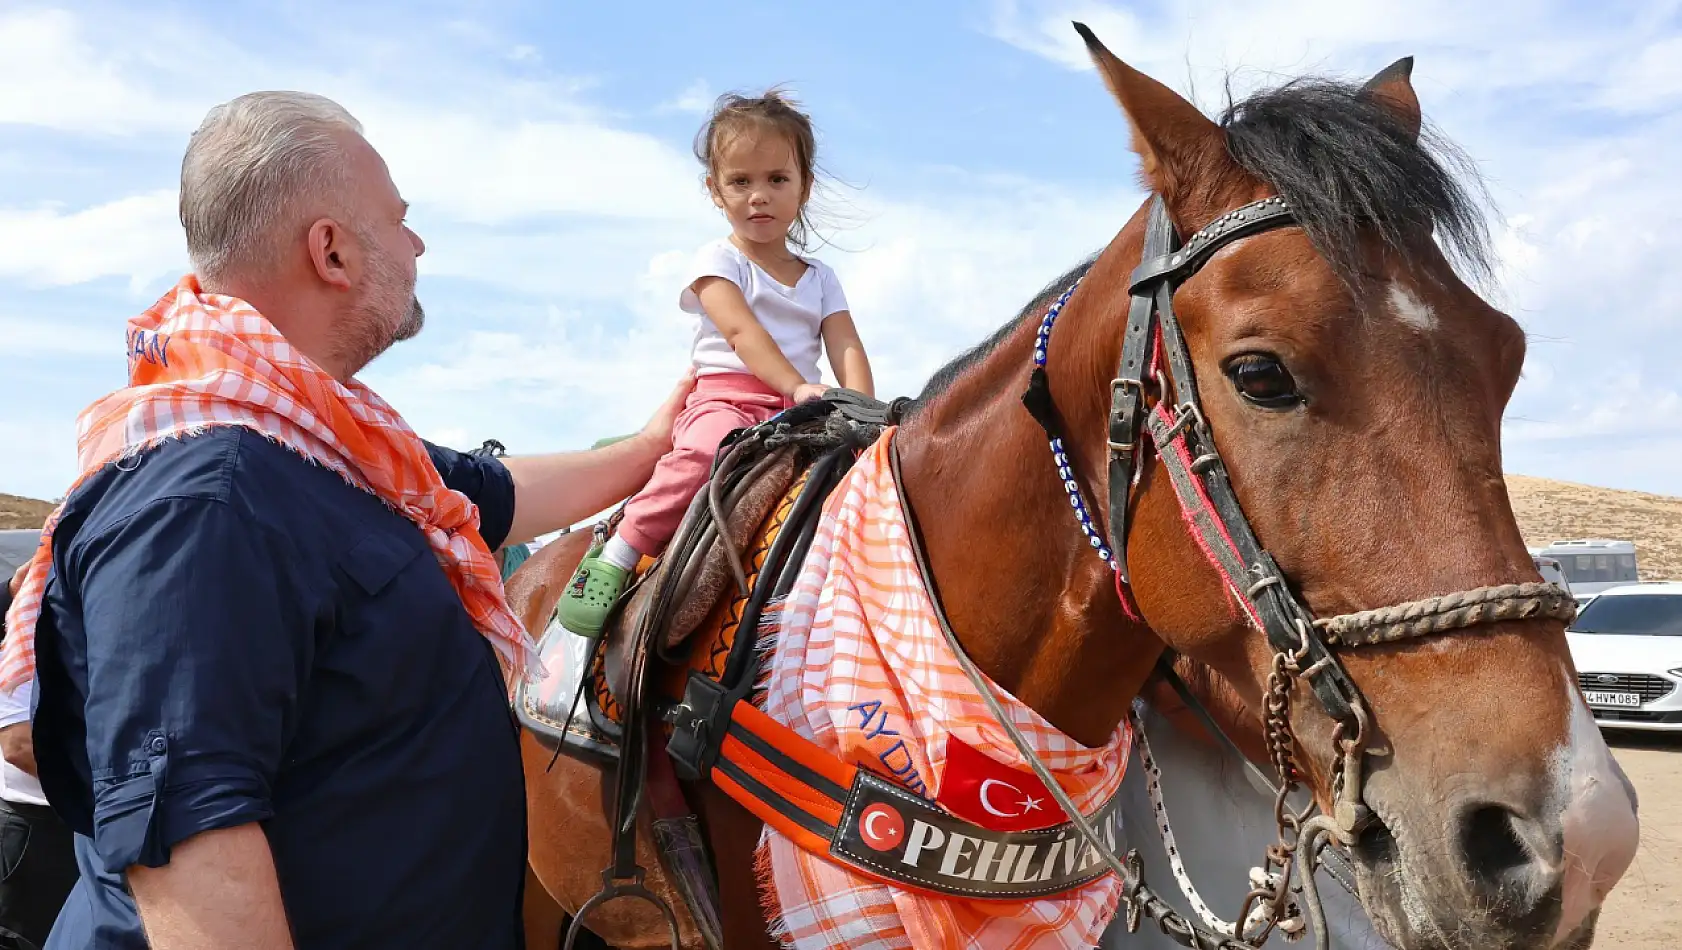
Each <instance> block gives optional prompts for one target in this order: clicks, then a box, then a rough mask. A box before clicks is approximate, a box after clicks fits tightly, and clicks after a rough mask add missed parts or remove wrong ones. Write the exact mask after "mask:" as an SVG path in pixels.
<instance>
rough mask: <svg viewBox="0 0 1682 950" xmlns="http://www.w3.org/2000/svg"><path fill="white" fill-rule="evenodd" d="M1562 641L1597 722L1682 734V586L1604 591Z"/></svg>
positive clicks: (1650, 585)
mask: <svg viewBox="0 0 1682 950" xmlns="http://www.w3.org/2000/svg"><path fill="white" fill-rule="evenodd" d="M1565 639H1566V640H1567V641H1569V643H1570V645H1571V660H1572V662H1573V663H1574V664H1575V665H1576V667H1577V682H1578V684H1579V685H1581V686H1582V688H1583V698H1584V699H1585V700H1587V701H1588V705H1589V710H1590V711H1591V712H1593V713H1594V719H1595V722H1597V723H1600V724H1601V725H1602V726H1606V727H1609V728H1615V729H1648V730H1655V731H1664V732H1682V583H1676V582H1669V583H1647V584H1629V585H1626V586H1623V587H1613V588H1610V589H1607V590H1604V591H1601V592H1600V594H1599V595H1598V596H1596V597H1595V598H1594V599H1593V600H1592V601H1590V603H1589V604H1588V606H1586V607H1584V608H1583V609H1582V612H1581V613H1579V614H1578V615H1577V622H1576V623H1574V624H1572V625H1571V628H1570V629H1569V630H1567V631H1566V634H1565Z"/></svg>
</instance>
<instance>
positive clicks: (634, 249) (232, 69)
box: [0, 0, 1682, 497]
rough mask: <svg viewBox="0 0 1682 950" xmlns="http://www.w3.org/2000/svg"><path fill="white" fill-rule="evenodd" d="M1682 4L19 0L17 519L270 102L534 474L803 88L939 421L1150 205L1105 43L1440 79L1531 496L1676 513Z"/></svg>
mask: <svg viewBox="0 0 1682 950" xmlns="http://www.w3.org/2000/svg"><path fill="white" fill-rule="evenodd" d="M1679 7H1682V5H1679V3H1678V2H1653V3H1611V4H1606V3H1598V4H1592V5H1591V4H1587V3H1581V4H1576V5H1572V4H1561V3H1549V2H1545V0H1523V2H1520V0H1486V2H1481V3H1468V2H1465V0H1415V2H1410V3H1408V4H1397V3H1394V2H1389V0H1385V2H1378V0H1370V2H1369V0H1245V2H1235V3H1207V2H1206V3H1192V2H1180V0H1164V2H1148V3H1106V2H1096V0H1091V2H1067V0H1046V2H987V0H979V2H968V3H960V2H941V3H935V2H916V3H907V2H900V3H893V4H889V3H882V2H849V3H845V4H840V3H832V4H793V3H786V2H785V3H777V4H772V3H756V2H735V3H731V4H728V5H719V4H698V3H641V4H634V5H633V4H618V3H583V2H537V0H532V2H509V3H498V2H494V0H493V2H483V3H451V2H445V0H421V2H406V3H382V2H375V3H359V4H355V5H337V6H334V7H332V8H327V7H320V6H318V5H310V4H302V3H272V4H269V3H215V4H211V3H173V4H159V3H138V2H134V3H112V4H101V3H76V4H56V5H55V4H37V3H31V2H17V0H0V339H3V340H5V341H6V345H5V346H4V348H0V404H3V405H5V406H6V411H5V412H4V413H3V414H0V446H4V450H5V454H6V457H7V463H6V464H5V465H4V466H0V491H7V492H14V493H21V494H28V495H34V496H38V497H56V496H58V495H59V494H61V493H62V491H63V489H64V486H65V485H67V484H68V482H69V481H70V479H71V478H72V477H73V475H74V446H73V420H74V418H75V415H76V413H77V411H78V410H80V409H81V408H82V407H83V406H84V405H86V404H87V403H88V402H90V401H91V400H93V399H94V398H96V397H97V396H98V395H100V394H101V393H103V392H105V391H108V390H109V389H111V388H113V387H115V386H117V385H120V384H121V382H122V378H123V372H124V362H123V332H122V329H123V324H124V321H125V320H126V319H127V318H128V317H130V316H131V315H132V314H134V313H135V312H137V311H139V310H140V309H143V308H144V307H145V306H147V305H148V304H150V303H151V302H152V301H153V300H154V299H155V298H156V296H157V295H158V294H159V293H161V292H162V290H164V289H165V288H166V287H168V286H169V285H170V284H171V283H172V282H173V281H174V280H175V279H176V278H177V277H178V276H179V275H180V273H181V272H182V271H183V270H184V269H185V267H186V255H185V251H184V248H183V245H182V240H181V235H180V229H179V225H178V223H177V221H176V219H175V185H176V178H177V175H178V172H179V163H180V156H181V150H182V148H183V146H184V144H185V141H186V137H187V135H188V133H190V132H191V130H192V129H193V128H194V127H195V126H196V125H197V123H198V121H199V120H200V119H201V118H202V116H203V115H204V113H205V111H206V110H207V109H209V108H210V107H211V106H212V105H214V104H216V103H217V102H220V101H223V100H226V99H228V98H231V97H233V96H235V95H238V94H240V93H242V92H246V91H249V90H251V89H257V88H297V89H307V90H310V91H314V92H319V93H323V94H325V95H328V96H331V97H333V98H335V99H337V100H338V101H340V102H341V103H343V104H344V105H345V106H346V107H347V108H349V109H350V110H351V111H352V112H353V113H355V114H356V115H357V116H358V117H359V118H360V119H361V120H362V121H363V122H364V124H365V125H366V126H367V133H368V136H369V138H370V140H371V141H372V142H373V143H374V145H375V147H376V148H379V149H380V150H381V152H382V153H383V154H384V155H385V156H386V158H387V160H388V162H389V164H390V165H391V167H392V171H393V175H394V177H395V179H396V181H397V184H398V186H399V187H400V188H401V189H402V190H403V192H404V193H405V195H406V196H407V197H408V198H409V199H410V200H411V201H412V202H413V204H414V212H413V215H412V218H411V220H412V222H413V224H414V226H415V227H416V229H417V230H418V231H419V232H420V233H421V235H422V236H423V237H424V238H426V240H427V242H428V245H429V249H428V253H427V254H426V256H425V257H424V258H422V261H421V272H422V278H421V283H420V293H421V296H422V299H423V300H424V301H425V303H426V305H427V309H428V314H429V319H428V324H427V329H426V331H425V332H424V333H423V334H422V335H421V337H420V338H418V339H417V340H415V341H412V342H410V343H407V344H404V345H402V346H400V347H398V348H396V349H395V350H393V351H392V352H390V353H389V354H387V355H386V356H384V357H382V358H381V359H380V360H379V361H378V362H376V363H375V364H374V365H373V366H371V367H370V368H369V370H368V371H367V372H366V373H365V374H364V375H365V378H366V379H367V380H368V382H370V383H371V384H372V385H373V386H375V387H376V388H377V389H379V390H380V391H381V392H382V393H383V394H385V395H386V396H387V398H389V399H390V400H391V401H392V402H393V403H394V404H396V405H397V406H398V408H399V409H401V410H402V411H403V412H404V413H405V414H406V415H407V417H408V418H409V419H410V421H411V422H412V423H413V424H414V426H415V427H416V428H417V429H418V430H419V431H420V432H421V433H422V434H423V435H426V436H428V437H429V438H433V439H437V440H439V441H443V442H446V443H449V444H455V445H459V446H462V447H469V446H472V445H476V444H478V442H479V441H481V440H482V439H485V438H491V437H494V438H497V439H500V440H501V441H503V442H504V443H506V444H507V445H509V446H510V448H511V449H512V450H514V451H516V452H533V451H542V450H546V449H553V448H564V447H576V446H581V445H585V444H588V443H589V442H590V441H592V440H594V439H596V438H598V437H600V436H604V435H609V434H614V433H618V432H623V431H627V430H629V429H631V428H633V427H635V426H637V425H639V424H640V422H641V420H642V419H643V418H644V417H645V416H646V415H647V413H648V411H649V410H650V409H651V408H652V407H653V405H654V404H655V403H656V402H657V401H658V398H659V396H660V394H663V393H664V392H665V391H666V390H667V389H668V387H669V386H670V384H671V381H672V380H673V379H674V378H675V377H676V375H677V374H678V373H679V372H681V370H682V367H683V364H684V360H685V357H686V353H687V345H688V328H687V324H686V319H685V317H684V315H683V314H681V313H680V312H679V311H678V310H677V307H676V305H675V299H676V294H677V286H676V285H677V283H678V282H680V280H681V274H680V272H681V270H682V267H683V264H684V262H685V261H686V260H687V259H688V257H689V255H690V253H691V252H692V251H693V249H694V248H695V247H696V246H697V245H699V244H700V243H701V242H703V241H705V240H708V239H710V238H713V237H717V236H719V235H721V234H722V233H723V230H722V224H721V222H720V220H719V219H718V217H717V216H716V213H715V212H714V211H713V209H712V208H711V206H710V204H709V203H708V202H707V200H706V198H705V196H704V194H703V192H702V190H701V187H700V169H699V167H698V166H697V165H696V163H695V160H694V158H693V156H692V155H691V152H690V145H691V140H692V138H693V135H694V133H695V131H696V129H697V127H698V125H699V122H700V121H701V118H702V113H703V111H704V109H705V107H706V105H707V104H708V103H709V102H710V101H711V99H712V98H713V97H714V96H715V95H717V94H718V93H719V92H722V91H725V90H728V89H745V90H758V89H761V88H763V87H765V86H767V85H770V84H774V83H786V84H788V86H789V87H790V88H791V89H792V90H793V91H794V92H795V93H796V95H797V96H798V97H799V98H800V99H801V100H802V101H803V102H804V103H805V104H806V106H807V107H808V108H809V109H810V111H811V113H812V115H813V117H814V119H815V121H816V122H817V124H818V126H819V130H820V158H821V160H822V161H823V162H824V163H825V164H826V165H827V166H828V167H829V168H830V170H831V171H833V172H834V173H835V174H836V175H837V176H838V177H839V178H840V179H841V180H842V181H843V183H844V184H843V185H842V186H841V187H839V188H838V189H837V190H836V197H835V199H834V200H832V201H831V203H830V208H831V210H832V212H833V213H834V215H835V216H836V217H837V218H838V219H840V220H841V222H842V224H843V225H844V226H843V227H841V228H839V229H838V230H835V231H833V232H832V238H833V240H834V243H835V244H836V245H838V248H832V249H829V250H826V251H823V252H822V255H823V256H824V258H825V259H826V260H827V261H828V262H829V263H830V264H831V265H832V266H833V267H835V268H836V270H837V271H838V272H839V274H840V276H841V278H842V281H843V283H844V284H845V286H846V288H847V291H848V295H849V298H850V300H851V302H852V304H853V311H854V313H855V315H856V317H857V320H858V324H859V327H860V330H861V333H862V334H863V336H864V339H865V342H866V344H867V346H868V347H869V349H870V351H871V353H872V356H873V361H874V363H875V366H876V369H877V379H878V386H879V388H880V390H881V392H882V393H883V394H884V395H895V394H901V393H913V392H915V391H916V390H917V389H918V388H919V387H920V385H921V382H922V380H923V378H924V377H926V376H927V374H928V373H929V372H930V371H931V370H932V369H934V368H935V367H936V366H938V365H939V364H940V363H941V362H943V361H944V360H946V359H947V358H949V357H950V356H951V355H953V354H954V353H956V352H958V351H960V350H962V349H964V348H966V347H967V346H968V345H970V344H971V343H973V342H975V341H976V340H978V339H980V338H981V337H983V336H984V335H986V334H987V333H988V332H990V331H991V330H992V328H994V327H995V326H997V325H998V324H999V323H1000V322H1002V321H1003V320H1004V319H1005V318H1006V317H1007V316H1008V315H1009V314H1011V313H1013V312H1014V311H1015V310H1016V309H1017V308H1018V307H1019V306H1020V305H1021V304H1022V302H1023V301H1024V300H1026V299H1027V297H1028V296H1029V295H1031V294H1032V293H1033V292H1034V291H1035V290H1036V289H1038V288H1039V287H1040V286H1041V285H1043V284H1044V283H1045V282H1046V281H1047V280H1049V279H1050V278H1052V277H1054V276H1055V275H1056V274H1058V273H1059V272H1061V271H1062V270H1064V269H1065V268H1066V267H1067V266H1069V265H1070V264H1072V263H1074V262H1075V261H1076V260H1078V259H1079V258H1081V257H1082V256H1084V255H1085V254H1087V253H1089V252H1090V251H1092V250H1094V249H1096V248H1097V247H1099V246H1100V245H1102V244H1103V243H1104V242H1105V241H1107V240H1108V239H1109V237H1111V236H1112V235H1113V234H1114V232H1115V231H1116V229H1117V228H1119V227H1120V226H1121V224H1122V223H1123V222H1124V221H1125V220H1126V218H1127V217H1128V216H1129V214H1130V213H1131V212H1132V210H1133V209H1134V208H1135V207H1136V206H1137V204H1138V202H1139V201H1140V200H1141V197H1142V196H1141V195H1140V194H1139V192H1138V190H1137V188H1136V186H1135V184H1134V176H1135V173H1136V162H1135V160H1134V158H1133V156H1132V154H1131V153H1130V152H1129V151H1127V130H1126V126H1125V122H1124V120H1123V119H1122V117H1121V116H1120V114H1119V112H1118V111H1117V110H1116V108H1115V107H1114V105H1113V104H1112V103H1111V101H1110V100H1109V98H1108V96H1107V94H1106V93H1105V92H1104V90H1103V87H1102V84H1101V83H1100V82H1099V80H1098V78H1097V77H1096V75H1095V74H1094V73H1093V72H1092V71H1091V70H1090V68H1089V66H1088V64H1087V60H1086V58H1085V55H1084V53H1083V52H1082V50H1081V48H1080V46H1079V44H1078V41H1077V39H1076V37H1075V34H1074V33H1073V31H1072V30H1071V29H1070V28H1069V26H1068V24H1069V21H1070V20H1071V19H1077V18H1078V19H1081V20H1084V21H1086V22H1088V23H1089V24H1091V25H1092V26H1093V27H1094V28H1095V29H1096V30H1097V31H1098V33H1099V35H1100V37H1102V38H1103V39H1104V40H1105V42H1106V43H1107V44H1108V45H1109V46H1110V48H1111V49H1112V50H1114V51H1115V52H1116V53H1117V54H1118V55H1120V56H1122V57H1123V58H1124V59H1127V60H1128V61H1129V62H1131V63H1133V64H1134V65H1135V66H1138V67H1140V68H1142V69H1145V70H1146V71H1147V72H1150V73H1152V74H1153V75H1155V76H1157V77H1158V78H1159V79H1162V80H1163V81H1165V82H1167V83H1169V84H1170V85H1172V86H1174V87H1175V88H1177V89H1179V90H1180V91H1182V92H1190V93H1192V94H1193V95H1194V97H1195V99H1196V101H1198V102H1199V103H1200V104H1201V105H1202V106H1203V107H1204V108H1205V110H1206V111H1210V112H1214V111H1216V110H1218V108H1219V107H1220V106H1221V105H1222V85H1223V83H1224V82H1225V81H1226V78H1227V76H1228V75H1229V74H1230V75H1231V78H1232V83H1233V87H1234V89H1235V90H1236V91H1237V92H1238V93H1240V94H1241V93H1243V92H1245V91H1247V90H1249V89H1252V88H1254V87H1256V86H1257V85H1262V84H1269V83H1272V82H1275V81H1277V80H1279V79H1282V78H1284V77H1287V76H1292V75H1297V74H1301V73H1303V72H1329V73H1332V74H1337V75H1343V76H1348V77H1356V78H1364V77H1365V76H1366V75H1368V74H1370V73H1372V72H1373V71H1375V70H1377V69H1379V68H1381V67H1382V66H1384V65H1386V64H1388V63H1390V62H1391V61H1392V60H1394V59H1395V58H1397V57H1398V56H1402V55H1407V54H1412V55H1415V56H1416V57H1417V65H1416V68H1415V73H1414V78H1415V84H1416V86H1417V88H1418V89H1419V92H1420V96H1421V98H1422V100H1423V102H1424V106H1425V109H1426V113H1427V116H1428V117H1429V118H1430V119H1432V120H1433V121H1434V122H1436V123H1437V125H1438V126H1439V127H1440V128H1441V130H1442V131H1443V132H1444V133H1446V134H1447V135H1448V136H1450V137H1451V138H1453V139H1454V140H1455V141H1457V142H1458V143H1459V144H1460V145H1461V146H1462V147H1464V148H1465V149H1466V150H1467V151H1468V152H1469V153H1470V154H1471V155H1472V156H1473V157H1474V158H1475V159H1476V160H1477V161H1478V163H1479V165H1480V167H1481V169H1482V170H1483V172H1484V174H1485V175H1486V176H1487V177H1488V179H1489V186H1490V190H1491V193H1492V195H1493V197H1494V200H1495V203H1496V206H1497V208H1498V209H1499V212H1500V214H1501V217H1500V219H1499V220H1497V221H1496V223H1495V233H1496V235H1497V240H1498V248H1499V251H1500V256H1501V267H1500V272H1499V275H1498V280H1497V283H1496V286H1494V287H1492V288H1490V296H1491V299H1492V300H1493V301H1494V302H1496V303H1497V305H1499V306H1502V307H1504V308H1505V309H1507V310H1509V311H1510V312H1512V313H1513V314H1514V315H1515V316H1516V317H1517V318H1518V319H1519V320H1520V321H1521V322H1522V323H1523V324H1524V325H1525V326H1526V328H1527V330H1528V331H1529V332H1530V333H1531V334H1532V340H1533V342H1532V346H1531V351H1530V358H1529V361H1528V363H1527V366H1526V375H1525V379H1524V382H1523V384H1522V385H1521V387H1520V390H1519V393H1518V395H1517V397H1516V398H1515V400H1514V402H1513V405H1512V406H1511V408H1510V410H1509V413H1508V417H1507V424H1506V435H1505V439H1506V446H1505V450H1506V464H1507V469H1508V471H1511V472H1516V473H1522V474H1528V475H1537V476H1542V477H1549V478H1560V479H1568V480H1573V481H1582V482H1589V483H1593V484H1602V485H1610V486H1615V487H1622V488H1634V489H1642V490H1647V491H1656V492H1664V493H1669V494H1677V495H1682V381H1679V378H1678V374H1677V371H1676V367H1677V366H1678V364H1679V363H1682V332H1679V330H1682V319H1679V318H1682V292H1679V291H1678V281H1677V280H1676V278H1675V277H1674V276H1673V273H1674V270H1675V266H1674V262H1675V261H1677V260H1678V259H1679V257H1682V237H1679V236H1678V231H1677V227H1676V225H1677V223H1678V222H1679V221H1682V184H1679V183H1678V179H1677V177H1676V175H1675V169H1677V168H1679V167H1682V14H1679Z"/></svg>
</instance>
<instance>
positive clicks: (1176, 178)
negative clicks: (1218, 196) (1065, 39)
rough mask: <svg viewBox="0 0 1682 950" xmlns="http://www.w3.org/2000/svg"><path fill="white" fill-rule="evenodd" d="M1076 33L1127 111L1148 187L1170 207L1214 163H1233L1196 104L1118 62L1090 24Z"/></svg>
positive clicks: (1216, 131) (1077, 26)
mask: <svg viewBox="0 0 1682 950" xmlns="http://www.w3.org/2000/svg"><path fill="white" fill-rule="evenodd" d="M1075 32H1077V33H1079V34H1080V36H1081V39H1083V40H1085V41H1086V50H1087V52H1088V53H1090V54H1091V55H1092V61H1093V62H1094V63H1095V64H1097V66H1098V73H1099V74H1100V75H1102V76H1103V77H1104V85H1106V86H1108V87H1109V89H1110V94H1111V95H1113V96H1115V98H1116V101H1117V102H1119V103H1121V109H1122V111H1123V112H1125V113H1127V121H1128V123H1129V124H1130V125H1131V126H1132V127H1133V150H1134V151H1135V152H1138V153H1139V164H1140V168H1141V171H1142V172H1143V174H1144V178H1145V184H1146V185H1147V186H1148V187H1149V188H1151V189H1152V190H1153V191H1155V192H1157V193H1158V194H1160V195H1162V197H1163V199H1164V200H1165V201H1167V202H1168V204H1169V206H1170V208H1172V207H1173V206H1174V205H1175V204H1176V202H1177V200H1178V199H1181V198H1183V197H1185V196H1186V195H1187V193H1188V190H1189V186H1190V185H1191V184H1192V183H1193V182H1195V181H1197V180H1199V179H1200V178H1203V177H1206V176H1207V175H1208V174H1209V173H1210V171H1212V170H1213V169H1212V168H1211V165H1210V162H1211V160H1213V161H1216V162H1222V163H1224V162H1227V161H1229V160H1230V159H1228V158H1227V154H1226V142H1225V139H1224V138H1223V136H1222V134H1221V128H1220V126H1218V125H1216V124H1215V123H1214V122H1212V121H1210V119H1209V117H1208V116H1206V115H1204V114H1203V113H1201V112H1199V111H1197V107H1196V106H1194V105H1192V104H1191V103H1189V102H1187V101H1186V100H1185V99H1184V98H1182V97H1181V96H1180V94H1179V93H1177V92H1175V91H1174V90H1172V89H1169V88H1168V87H1167V86H1164V85H1163V84H1162V83H1159V82H1157V81H1156V80H1154V79H1152V78H1151V77H1149V76H1147V75H1145V74H1144V73H1142V72H1139V71H1138V70H1137V69H1134V68H1133V67H1131V66H1129V65H1127V64H1126V63H1124V62H1122V61H1121V60H1119V59H1117V58H1116V56H1115V54H1114V53H1111V52H1110V51H1109V50H1108V49H1106V48H1105V47H1104V44H1103V43H1101V42H1099V40H1098V37H1097V36H1095V35H1093V33H1092V31H1091V30H1090V29H1088V28H1087V26H1086V24H1084V23H1076V24H1075ZM1216 167H1218V166H1216Z"/></svg>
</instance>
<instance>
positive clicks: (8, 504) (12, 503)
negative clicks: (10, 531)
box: [0, 492, 53, 530]
mask: <svg viewBox="0 0 1682 950" xmlns="http://www.w3.org/2000/svg"><path fill="white" fill-rule="evenodd" d="M52 510H53V505H52V502H48V501H36V500H35V499H33V498H23V497H21V496H18V495H7V494H5V493H3V492H0V530H4V529H7V528H39V527H41V525H43V524H45V523H46V521H47V515H49V514H51V513H52Z"/></svg>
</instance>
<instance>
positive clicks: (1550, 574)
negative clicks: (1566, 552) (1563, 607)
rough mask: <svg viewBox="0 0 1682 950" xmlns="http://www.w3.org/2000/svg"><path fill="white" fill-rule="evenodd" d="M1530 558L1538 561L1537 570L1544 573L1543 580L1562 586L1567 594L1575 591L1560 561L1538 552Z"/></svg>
mask: <svg viewBox="0 0 1682 950" xmlns="http://www.w3.org/2000/svg"><path fill="white" fill-rule="evenodd" d="M1530 559H1531V560H1533V561H1535V562H1536V571H1537V573H1539V574H1541V575H1542V580H1544V581H1546V582H1548V583H1549V584H1552V585H1554V586H1555V587H1558V588H1560V589H1561V590H1563V591H1565V592H1566V593H1567V594H1570V593H1573V592H1572V590H1571V582H1570V581H1569V580H1566V578H1565V569H1564V568H1563V567H1562V566H1561V565H1560V563H1559V562H1558V561H1556V560H1554V559H1553V558H1551V557H1542V556H1541V555H1538V554H1532V555H1531V556H1530Z"/></svg>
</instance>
